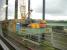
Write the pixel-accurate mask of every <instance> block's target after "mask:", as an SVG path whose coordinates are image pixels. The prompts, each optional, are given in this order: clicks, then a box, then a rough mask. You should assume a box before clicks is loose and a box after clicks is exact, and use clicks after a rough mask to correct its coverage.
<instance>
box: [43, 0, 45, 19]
mask: <svg viewBox="0 0 67 50" xmlns="http://www.w3.org/2000/svg"><path fill="white" fill-rule="evenodd" d="M44 19H45V0H43V20H44Z"/></svg>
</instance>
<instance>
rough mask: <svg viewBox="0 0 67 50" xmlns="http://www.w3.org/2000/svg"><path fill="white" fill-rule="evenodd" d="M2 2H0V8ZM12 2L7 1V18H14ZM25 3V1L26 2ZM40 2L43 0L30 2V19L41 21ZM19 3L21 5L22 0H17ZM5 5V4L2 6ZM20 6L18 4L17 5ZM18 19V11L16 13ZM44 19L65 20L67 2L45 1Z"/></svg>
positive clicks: (0, 12) (62, 0)
mask: <svg viewBox="0 0 67 50" xmlns="http://www.w3.org/2000/svg"><path fill="white" fill-rule="evenodd" d="M3 1H5V0H0V7H1V3H2V4H3ZM14 1H15V0H9V5H8V10H9V14H8V17H9V19H10V18H14V14H13V13H14V6H13V5H14ZM26 1H27V0H26ZM42 1H43V0H31V9H32V10H33V12H32V13H31V18H33V19H41V18H42ZM19 3H22V0H19ZM3 5H5V4H3ZM19 5H20V4H19ZM19 9H20V8H19ZM4 11H5V9H3V10H2V11H1V10H0V15H1V17H0V19H2V17H3V16H4V15H3V14H4ZM18 14H19V15H18V16H19V17H20V10H19V13H18ZM45 19H46V20H67V0H45Z"/></svg>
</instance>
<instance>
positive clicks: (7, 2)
mask: <svg viewBox="0 0 67 50" xmlns="http://www.w3.org/2000/svg"><path fill="white" fill-rule="evenodd" d="M7 5H8V0H6V12H5V13H6V15H5V20H7V19H8V18H7V16H8V6H7Z"/></svg>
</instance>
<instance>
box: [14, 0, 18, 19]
mask: <svg viewBox="0 0 67 50" xmlns="http://www.w3.org/2000/svg"><path fill="white" fill-rule="evenodd" d="M17 18H18V0H15V19H17Z"/></svg>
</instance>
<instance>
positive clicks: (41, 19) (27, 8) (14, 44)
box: [0, 0, 67, 50]
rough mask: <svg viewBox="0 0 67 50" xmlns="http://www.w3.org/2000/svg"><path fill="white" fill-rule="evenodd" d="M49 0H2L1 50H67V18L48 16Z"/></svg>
mask: <svg viewBox="0 0 67 50" xmlns="http://www.w3.org/2000/svg"><path fill="white" fill-rule="evenodd" d="M46 1H47V0H40V1H39V0H0V50H67V21H66V20H47V19H46V8H45V7H47V6H46V5H45V4H46V3H47V2H46Z"/></svg>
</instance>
